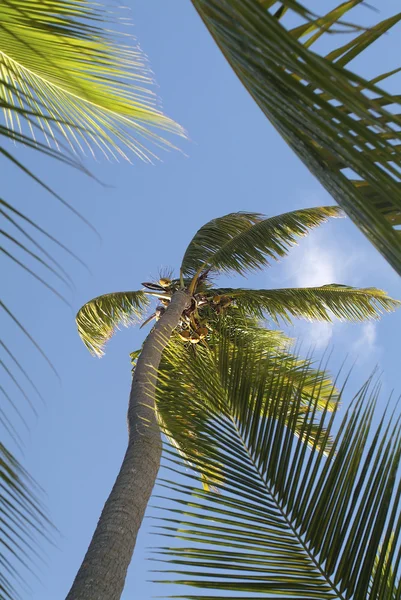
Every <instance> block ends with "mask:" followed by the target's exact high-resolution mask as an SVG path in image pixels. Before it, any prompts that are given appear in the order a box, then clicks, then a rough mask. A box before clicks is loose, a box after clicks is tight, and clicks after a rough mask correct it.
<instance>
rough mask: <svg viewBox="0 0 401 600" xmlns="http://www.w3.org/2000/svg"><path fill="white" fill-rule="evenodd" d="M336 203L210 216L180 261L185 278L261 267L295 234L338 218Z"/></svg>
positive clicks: (286, 246)
mask: <svg viewBox="0 0 401 600" xmlns="http://www.w3.org/2000/svg"><path fill="white" fill-rule="evenodd" d="M339 216H341V211H340V209H338V207H336V206H324V207H319V208H307V209H302V210H297V211H293V212H288V213H284V214H282V215H278V216H276V217H270V218H266V217H264V216H263V215H260V214H257V213H231V214H228V215H225V216H224V217H220V218H218V219H213V220H212V221H209V223H206V225H204V226H203V227H201V228H200V229H199V231H197V233H196V234H195V236H194V237H193V239H192V241H191V242H190V244H189V246H188V248H187V250H186V252H185V254H184V258H183V261H182V265H181V272H182V273H183V275H184V276H185V277H188V276H194V275H199V274H200V273H201V271H202V270H207V269H211V270H213V271H223V272H231V271H235V272H236V273H239V274H241V275H244V274H245V273H246V272H247V271H249V270H250V269H260V268H262V267H264V266H266V265H268V264H269V259H273V260H278V259H279V258H281V257H283V256H285V255H286V253H287V251H288V249H289V248H290V247H291V246H293V245H294V244H296V237H302V236H305V235H307V234H308V232H309V230H310V229H313V228H314V227H318V226H319V225H321V224H322V223H324V222H325V221H327V219H328V218H329V217H339Z"/></svg>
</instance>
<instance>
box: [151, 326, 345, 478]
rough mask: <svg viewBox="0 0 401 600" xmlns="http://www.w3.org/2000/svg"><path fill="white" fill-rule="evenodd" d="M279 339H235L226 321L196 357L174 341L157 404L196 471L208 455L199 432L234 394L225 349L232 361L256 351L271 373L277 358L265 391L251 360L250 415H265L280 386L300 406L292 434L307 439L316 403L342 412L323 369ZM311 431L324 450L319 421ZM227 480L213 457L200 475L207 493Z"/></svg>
mask: <svg viewBox="0 0 401 600" xmlns="http://www.w3.org/2000/svg"><path fill="white" fill-rule="evenodd" d="M276 334H277V332H275V331H268V330H264V329H263V328H261V327H259V328H255V329H253V331H252V339H250V337H249V336H248V335H246V334H245V332H242V331H241V330H239V331H237V332H236V333H234V332H233V331H232V329H230V327H227V324H226V322H225V320H223V321H222V322H221V323H220V327H219V328H218V329H216V330H215V331H214V333H213V335H212V336H211V338H210V339H209V340H208V345H207V346H206V345H205V346H197V350H196V352H193V351H191V350H192V349H191V348H190V349H187V348H185V347H184V346H183V345H182V343H180V342H179V341H178V340H177V339H174V338H173V340H172V341H171V343H170V344H169V346H168V348H167V349H166V351H165V353H164V356H163V359H162V362H161V365H160V369H159V381H158V392H157V402H156V406H157V415H158V420H159V424H160V426H161V429H162V431H163V433H164V434H165V435H166V436H167V437H168V439H169V441H170V443H171V444H172V445H173V446H174V447H175V448H176V449H177V450H178V452H179V453H180V455H181V456H182V457H183V458H184V460H186V461H187V462H188V463H189V464H190V465H191V466H192V467H194V468H195V469H196V467H197V465H198V462H197V461H196V460H195V459H196V457H197V456H199V454H200V453H202V452H203V451H202V449H200V448H197V436H198V429H199V431H200V432H201V431H202V427H203V425H204V423H205V420H206V421H208V419H209V410H215V409H216V405H220V404H221V403H222V405H224V402H225V401H226V398H227V394H228V390H227V385H226V384H227V373H226V372H225V369H226V368H228V370H229V371H230V366H229V361H228V362H227V361H220V359H219V357H221V347H223V348H225V349H226V350H228V351H229V353H230V356H231V355H235V354H236V353H237V352H238V351H243V350H244V348H245V349H246V351H249V349H250V346H252V352H256V354H257V356H258V358H259V361H262V362H263V364H264V361H268V363H269V367H271V366H272V364H273V360H272V357H273V356H274V360H275V361H276V363H277V364H279V365H280V369H281V370H278V369H277V368H276V367H274V368H269V370H268V372H267V371H266V373H265V375H264V377H265V378H267V379H268V382H266V380H265V387H264V389H262V388H261V386H260V371H261V364H260V362H259V363H256V362H254V361H252V360H249V362H248V363H247V368H248V384H247V388H246V389H243V390H242V393H244V394H248V402H249V405H248V407H247V410H249V411H254V410H255V411H257V412H259V413H260V414H264V411H265V409H266V405H268V404H269V403H270V402H271V398H270V396H269V390H270V389H272V388H273V389H274V387H275V386H276V385H279V386H281V388H282V390H288V395H289V396H291V398H292V401H293V402H294V403H295V404H296V405H297V417H296V418H294V419H293V420H290V421H288V424H289V427H290V428H291V429H292V431H293V432H294V433H295V434H296V435H300V436H303V430H304V417H305V413H306V412H308V407H310V405H311V403H313V404H314V405H316V410H322V411H325V412H333V411H335V410H336V408H337V406H338V392H337V390H336V389H335V387H334V385H333V382H332V380H331V378H330V376H329V374H328V373H327V372H326V371H325V370H323V369H321V368H316V367H315V366H314V365H313V364H312V361H311V360H309V359H308V358H307V359H300V358H299V357H298V356H296V355H295V354H294V353H293V352H292V351H291V348H290V346H289V345H288V343H287V342H286V341H285V342H284V343H283V339H285V338H284V336H283V339H280V338H279V337H278V336H277V335H276ZM206 372H207V373H208V374H209V375H208V377H209V392H210V395H209V392H208V393H207V394H203V392H202V377H203V376H204V374H205V373H206ZM283 393H284V392H283ZM200 396H202V402H203V403H204V406H205V411H204V412H203V413H201V414H200V413H199V414H198V418H199V423H198V424H197V425H195V424H194V422H193V421H192V417H193V414H194V413H193V411H192V408H191V405H190V398H194V399H195V400H194V401H195V403H197V402H198V400H199V398H200ZM256 398H257V401H256ZM181 399H182V400H183V402H184V404H185V406H186V411H181V410H180V409H178V410H177V403H181ZM216 410H217V409H216ZM189 415H190V416H189ZM310 428H311V432H310V438H309V443H310V444H311V445H317V446H318V447H320V438H319V436H320V433H319V432H318V430H317V428H316V424H314V423H313V418H312V420H311V422H310ZM183 431H185V432H186V437H185V439H184V438H183V436H182V432H183ZM180 432H181V433H180ZM316 436H317V437H316ZM189 447H190V448H191V451H190V452H188V448H189ZM329 448H330V440H326V442H325V448H324V451H326V452H327V451H328V450H329ZM210 452H211V448H210ZM210 452H209V453H208V460H209V459H210ZM221 476H222V474H221V469H220V466H219V462H218V461H217V460H214V459H213V457H212V460H211V461H210V464H209V467H208V470H207V472H206V471H204V472H202V470H201V472H200V477H201V481H202V485H203V486H204V487H205V486H209V487H210V486H219V485H220V483H221Z"/></svg>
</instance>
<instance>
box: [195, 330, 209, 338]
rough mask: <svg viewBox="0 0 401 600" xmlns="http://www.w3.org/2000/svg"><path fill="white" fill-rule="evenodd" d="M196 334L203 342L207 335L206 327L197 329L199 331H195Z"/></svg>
mask: <svg viewBox="0 0 401 600" xmlns="http://www.w3.org/2000/svg"><path fill="white" fill-rule="evenodd" d="M196 333H197V334H198V335H199V337H200V339H201V340H203V338H205V337H206V336H207V334H208V333H209V330H208V328H207V327H199V329H197V330H196Z"/></svg>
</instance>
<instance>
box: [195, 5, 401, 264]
mask: <svg viewBox="0 0 401 600" xmlns="http://www.w3.org/2000/svg"><path fill="white" fill-rule="evenodd" d="M192 4H193V5H194V7H195V8H196V10H197V11H198V13H199V15H200V17H201V18H202V20H203V22H204V24H205V25H206V27H207V28H208V30H209V32H210V34H211V35H212V36H213V38H214V40H215V42H216V44H217V45H218V46H219V48H220V50H221V51H222V52H223V54H224V56H225V58H226V59H227V61H228V62H229V64H230V65H231V67H232V68H233V70H234V71H235V73H236V74H237V76H238V77H239V79H240V81H241V82H242V83H243V84H244V86H245V87H246V89H247V90H248V92H249V93H250V94H251V95H252V97H253V98H254V100H255V101H256V102H257V104H258V105H259V107H260V108H261V110H262V111H263V113H264V114H265V115H266V117H267V118H268V119H269V121H270V122H271V123H272V125H273V126H274V127H275V128H276V129H277V131H278V132H279V133H280V134H281V135H282V136H283V138H284V139H285V141H286V142H287V143H288V144H289V146H290V147H291V148H292V150H294V152H296V154H297V155H298V156H299V158H300V159H301V160H302V161H303V162H304V163H305V165H306V166H307V167H308V169H310V171H311V172H312V173H313V174H314V175H315V176H316V177H317V178H318V180H319V181H320V182H321V184H322V185H323V186H324V187H325V188H326V190H327V191H328V192H329V193H330V194H331V195H332V196H333V198H334V199H335V200H336V202H338V204H339V205H340V206H341V207H342V208H343V209H344V211H345V212H346V213H347V215H348V216H349V217H350V218H351V219H352V220H353V221H354V223H355V224H356V225H357V226H358V227H359V228H360V229H361V231H363V233H364V234H365V235H366V236H367V237H368V238H369V240H370V241H371V242H372V243H373V244H374V245H375V246H376V248H377V249H378V250H379V252H381V253H382V254H383V256H384V257H385V258H386V259H387V260H388V262H389V263H390V264H391V265H392V266H393V267H394V269H396V271H397V272H398V273H400V274H401V235H400V232H399V226H400V224H401V193H400V172H401V153H400V148H401V145H400V141H401V134H400V125H401V116H400V114H399V113H400V107H401V99H400V96H399V95H398V94H390V93H388V92H386V91H384V89H383V88H382V87H381V86H382V83H383V81H384V80H385V79H387V78H389V77H390V76H392V75H395V74H397V73H399V71H400V69H399V68H396V69H392V70H391V71H390V72H387V73H379V74H378V73H376V74H375V75H374V78H373V79H371V80H370V81H367V80H366V79H363V78H361V77H360V76H359V75H357V74H355V73H354V72H352V71H350V70H348V66H349V64H350V63H351V61H352V60H354V59H355V58H357V57H360V56H361V55H362V54H363V53H364V52H366V50H368V51H369V46H370V45H371V44H372V43H373V42H375V41H376V40H377V39H378V38H381V37H382V36H386V34H387V32H388V30H389V29H390V28H391V27H393V26H394V25H397V24H399V21H400V20H401V12H399V13H397V14H395V15H394V16H393V17H391V18H388V19H385V20H384V21H382V22H380V23H377V24H376V25H374V26H371V27H369V28H365V27H357V26H355V25H353V24H351V23H349V22H346V21H344V18H345V17H347V13H348V12H349V11H351V10H352V9H353V8H354V7H357V6H358V5H365V3H364V2H363V0H350V1H349V2H341V3H340V4H339V5H338V6H337V7H335V8H333V9H332V10H330V12H328V13H327V14H326V15H321V16H320V15H319V16H317V15H314V14H313V13H312V12H311V11H310V10H309V9H307V8H305V7H304V6H303V5H302V3H300V2H298V0H281V2H276V1H275V0H192ZM317 6H318V7H319V5H317ZM368 8H371V7H368ZM318 9H319V8H317V10H318ZM365 10H366V6H365ZM335 33H340V34H341V35H339V36H337V39H339V40H340V43H339V44H338V45H337V46H334V45H333V38H334V39H335V38H336V36H335V35H334V34H335ZM344 34H349V35H347V36H346V41H345V42H344V37H345V36H344ZM350 34H352V35H353V39H350ZM315 45H316V46H315ZM312 46H313V48H315V47H317V51H318V52H319V53H320V54H318V53H315V52H314V51H312V50H311V47H312ZM328 46H329V47H330V51H329V52H328V50H327V47H328ZM333 46H334V47H333ZM322 48H323V50H322ZM373 62H374V64H377V63H378V61H376V62H375V61H373Z"/></svg>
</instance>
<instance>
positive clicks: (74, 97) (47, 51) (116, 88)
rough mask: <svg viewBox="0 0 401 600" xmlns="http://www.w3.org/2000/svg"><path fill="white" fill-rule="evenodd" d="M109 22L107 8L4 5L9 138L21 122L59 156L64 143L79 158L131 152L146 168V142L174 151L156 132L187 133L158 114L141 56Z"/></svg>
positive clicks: (0, 12) (60, 3)
mask: <svg viewBox="0 0 401 600" xmlns="http://www.w3.org/2000/svg"><path fill="white" fill-rule="evenodd" d="M109 20H110V13H108V11H107V8H106V7H102V6H101V5H100V4H97V5H96V4H94V3H92V2H90V3H89V2H87V1H86V0H48V1H46V2H42V1H41V0H4V2H2V3H1V5H0V50H1V55H0V64H1V69H0V73H1V75H0V78H1V79H0V81H1V86H0V102H1V106H2V108H3V110H4V114H5V118H6V125H7V128H8V130H9V132H10V131H13V130H14V129H16V130H17V131H20V130H21V129H22V123H21V118H23V119H24V120H25V122H26V124H27V125H28V127H27V129H28V132H29V134H28V136H27V137H28V138H31V139H35V137H36V136H37V134H38V133H39V132H41V133H42V134H43V137H44V141H45V142H46V143H49V144H53V145H54V146H55V148H58V147H59V142H60V139H62V138H64V139H65V140H66V141H67V143H68V145H69V146H70V148H71V149H72V150H73V152H75V151H77V150H78V151H83V152H84V151H89V153H90V154H93V153H94V150H95V149H96V148H98V149H99V150H100V151H101V153H103V154H106V155H109V154H111V155H114V156H115V157H117V156H121V157H123V158H128V157H127V155H126V154H125V152H124V151H123V149H122V146H126V148H127V149H128V150H130V151H133V152H134V153H135V154H136V155H137V156H138V157H140V158H142V159H145V160H148V159H149V157H150V156H152V153H151V152H149V151H147V149H146V148H145V146H144V142H143V141H141V140H151V141H154V142H156V143H158V144H159V145H163V144H165V145H170V144H169V143H168V142H167V141H166V140H163V139H162V138H160V137H159V136H157V135H156V133H154V132H153V131H152V127H155V128H158V129H162V130H165V131H169V132H174V133H179V134H182V133H183V131H182V129H181V128H180V127H179V126H178V125H177V124H176V123H174V121H172V120H171V119H168V118H167V117H165V116H164V115H163V114H162V113H161V112H160V111H159V110H158V109H157V107H156V103H155V95H154V93H153V92H151V91H150V89H149V88H150V86H151V85H152V83H153V79H152V76H151V74H150V69H149V67H148V65H147V63H146V60H145V58H144V57H143V55H142V53H141V51H140V50H139V48H138V47H137V46H136V45H134V44H133V43H132V39H131V45H129V44H127V37H129V36H128V35H127V34H118V32H117V29H116V28H115V30H114V31H112V29H106V28H105V27H104V26H103V24H105V23H106V22H107V21H109ZM2 133H3V134H5V135H9V136H10V137H13V136H12V134H11V133H8V132H7V130H2ZM20 135H21V134H20ZM20 141H24V140H23V139H20Z"/></svg>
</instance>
